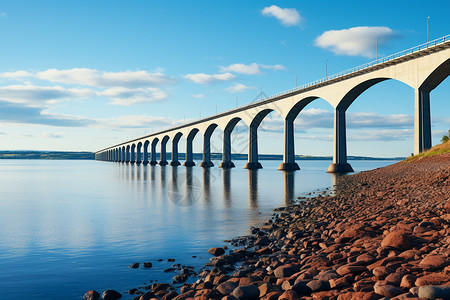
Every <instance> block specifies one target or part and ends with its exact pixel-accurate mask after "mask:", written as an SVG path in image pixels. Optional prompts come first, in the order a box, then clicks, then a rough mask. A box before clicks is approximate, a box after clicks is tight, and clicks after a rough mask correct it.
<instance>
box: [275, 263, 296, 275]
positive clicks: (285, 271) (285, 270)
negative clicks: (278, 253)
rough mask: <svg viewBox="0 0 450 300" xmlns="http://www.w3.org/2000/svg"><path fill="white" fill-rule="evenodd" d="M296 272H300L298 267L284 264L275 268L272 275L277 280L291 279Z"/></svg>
mask: <svg viewBox="0 0 450 300" xmlns="http://www.w3.org/2000/svg"><path fill="white" fill-rule="evenodd" d="M298 271H300V268H299V266H298V265H292V264H286V265H282V266H279V267H278V268H276V269H275V271H274V275H275V277H277V278H284V277H291V276H292V275H294V274H295V273H297V272H298Z"/></svg>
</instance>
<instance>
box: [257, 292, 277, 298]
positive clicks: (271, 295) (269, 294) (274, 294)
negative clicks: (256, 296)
mask: <svg viewBox="0 0 450 300" xmlns="http://www.w3.org/2000/svg"><path fill="white" fill-rule="evenodd" d="M281 294H282V293H281V292H270V293H268V294H267V295H265V296H263V297H262V298H261V299H260V300H278V298H279V297H280V296H281Z"/></svg>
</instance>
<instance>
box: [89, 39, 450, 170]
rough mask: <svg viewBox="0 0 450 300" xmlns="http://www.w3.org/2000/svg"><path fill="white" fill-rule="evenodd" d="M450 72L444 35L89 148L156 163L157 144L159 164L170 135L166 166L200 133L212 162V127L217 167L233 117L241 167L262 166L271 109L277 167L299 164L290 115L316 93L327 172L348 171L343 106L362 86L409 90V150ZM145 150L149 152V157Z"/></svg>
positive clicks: (423, 145)
mask: <svg viewBox="0 0 450 300" xmlns="http://www.w3.org/2000/svg"><path fill="white" fill-rule="evenodd" d="M449 74H450V35H447V36H445V37H442V38H439V39H437V40H434V41H431V42H428V43H426V44H422V45H420V46H416V47H413V48H410V49H408V50H404V51H402V52H399V53H396V54H393V55H390V56H387V57H383V58H381V59H377V60H375V61H373V62H370V63H367V64H365V65H362V66H359V67H356V68H353V69H350V70H347V71H344V72H341V73H338V74H335V75H332V76H328V77H327V78H324V79H321V80H317V81H315V82H312V83H309V84H305V85H303V86H300V87H297V88H294V89H291V90H288V91H285V92H283V93H280V94H276V95H274V96H271V97H268V98H265V99H262V100H260V101H258V102H253V103H250V104H247V105H243V106H241V107H238V108H235V109H231V110H228V111H225V112H221V113H218V114H216V115H213V116H209V117H206V118H203V119H200V120H197V121H194V122H191V123H188V124H184V125H180V126H176V127H173V128H170V129H167V130H163V131H159V132H156V133H153V134H149V135H146V136H143V137H140V138H136V139H133V140H130V141H127V142H124V143H120V144H117V145H114V146H110V147H107V148H105V149H102V150H100V151H98V152H96V153H95V158H96V159H97V160H104V161H116V162H125V163H136V164H140V163H143V164H151V165H156V164H158V162H157V160H156V154H157V146H158V144H160V147H159V148H160V161H159V164H160V165H162V166H164V165H167V164H169V162H168V161H167V158H166V145H167V142H168V141H169V140H171V141H172V151H171V152H172V161H171V162H170V165H171V166H178V165H180V162H179V161H178V142H179V141H180V138H181V137H182V136H184V137H185V138H186V161H185V162H184V164H183V165H184V166H186V167H191V166H194V165H195V163H194V161H193V147H192V144H193V140H194V138H195V136H196V135H197V134H198V133H199V132H200V134H202V135H203V161H202V163H201V164H200V166H201V167H204V168H209V167H212V166H213V163H212V161H211V150H210V140H211V135H212V133H213V132H214V130H215V129H216V128H220V129H221V130H222V132H223V147H222V149H223V154H222V162H221V164H220V167H222V168H232V167H234V164H233V162H232V161H231V133H232V132H233V129H234V128H235V126H236V124H237V123H238V122H239V121H241V120H242V121H243V122H244V123H245V124H246V125H247V126H248V128H249V136H248V162H247V163H246V165H245V167H244V168H247V169H259V168H262V166H261V164H260V162H259V161H258V127H259V125H260V124H261V122H262V121H263V120H264V118H265V117H266V116H267V115H268V114H269V113H271V112H272V111H276V112H278V113H279V114H280V115H281V116H282V117H283V119H284V151H283V163H282V164H281V165H280V167H279V169H280V170H299V169H300V168H299V166H298V164H297V163H296V162H295V152H294V120H295V118H296V117H297V116H298V115H299V114H300V113H301V112H302V110H303V109H304V108H305V107H306V106H307V105H308V104H309V103H311V102H313V101H314V100H316V99H319V98H322V99H324V100H326V101H327V102H328V103H330V104H331V105H332V106H333V107H334V152H333V163H332V164H331V165H330V167H329V168H328V172H331V173H343V172H352V171H353V169H352V167H351V166H350V164H349V163H348V162H347V146H346V125H345V112H346V110H347V109H348V107H349V106H350V105H351V104H352V103H353V102H354V101H355V100H356V99H357V98H358V96H359V95H361V94H362V93H363V92H364V91H365V90H367V89H368V88H370V87H372V86H374V85H376V84H377V83H380V82H382V81H385V80H388V79H394V80H398V81H401V82H403V83H405V84H407V85H409V86H410V87H411V88H413V89H414V91H415V96H414V105H415V106H414V153H415V154H418V153H420V152H422V151H424V150H426V149H429V148H431V116H430V92H431V91H432V90H433V89H435V88H436V87H437V86H438V85H439V84H440V83H441V82H442V81H444V79H445V78H447V76H448V75H449ZM149 155H150V157H149Z"/></svg>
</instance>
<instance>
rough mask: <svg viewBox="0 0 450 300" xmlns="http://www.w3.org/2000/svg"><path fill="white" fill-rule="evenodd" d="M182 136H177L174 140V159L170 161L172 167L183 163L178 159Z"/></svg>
mask: <svg viewBox="0 0 450 300" xmlns="http://www.w3.org/2000/svg"><path fill="white" fill-rule="evenodd" d="M180 137H181V136H180ZM180 137H177V136H175V137H174V138H173V140H172V161H171V162H170V165H171V166H172V167H176V166H179V165H181V164H180V162H179V161H178V141H179V140H180Z"/></svg>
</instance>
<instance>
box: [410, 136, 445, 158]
mask: <svg viewBox="0 0 450 300" xmlns="http://www.w3.org/2000/svg"><path fill="white" fill-rule="evenodd" d="M447 152H450V141H448V142H444V143H442V144H439V145H436V146H434V147H433V148H431V149H428V150H427V151H424V152H422V153H420V154H417V155H414V156H410V157H408V158H407V159H406V162H410V161H413V160H416V159H418V158H421V157H425V156H433V155H436V154H442V153H447Z"/></svg>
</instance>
